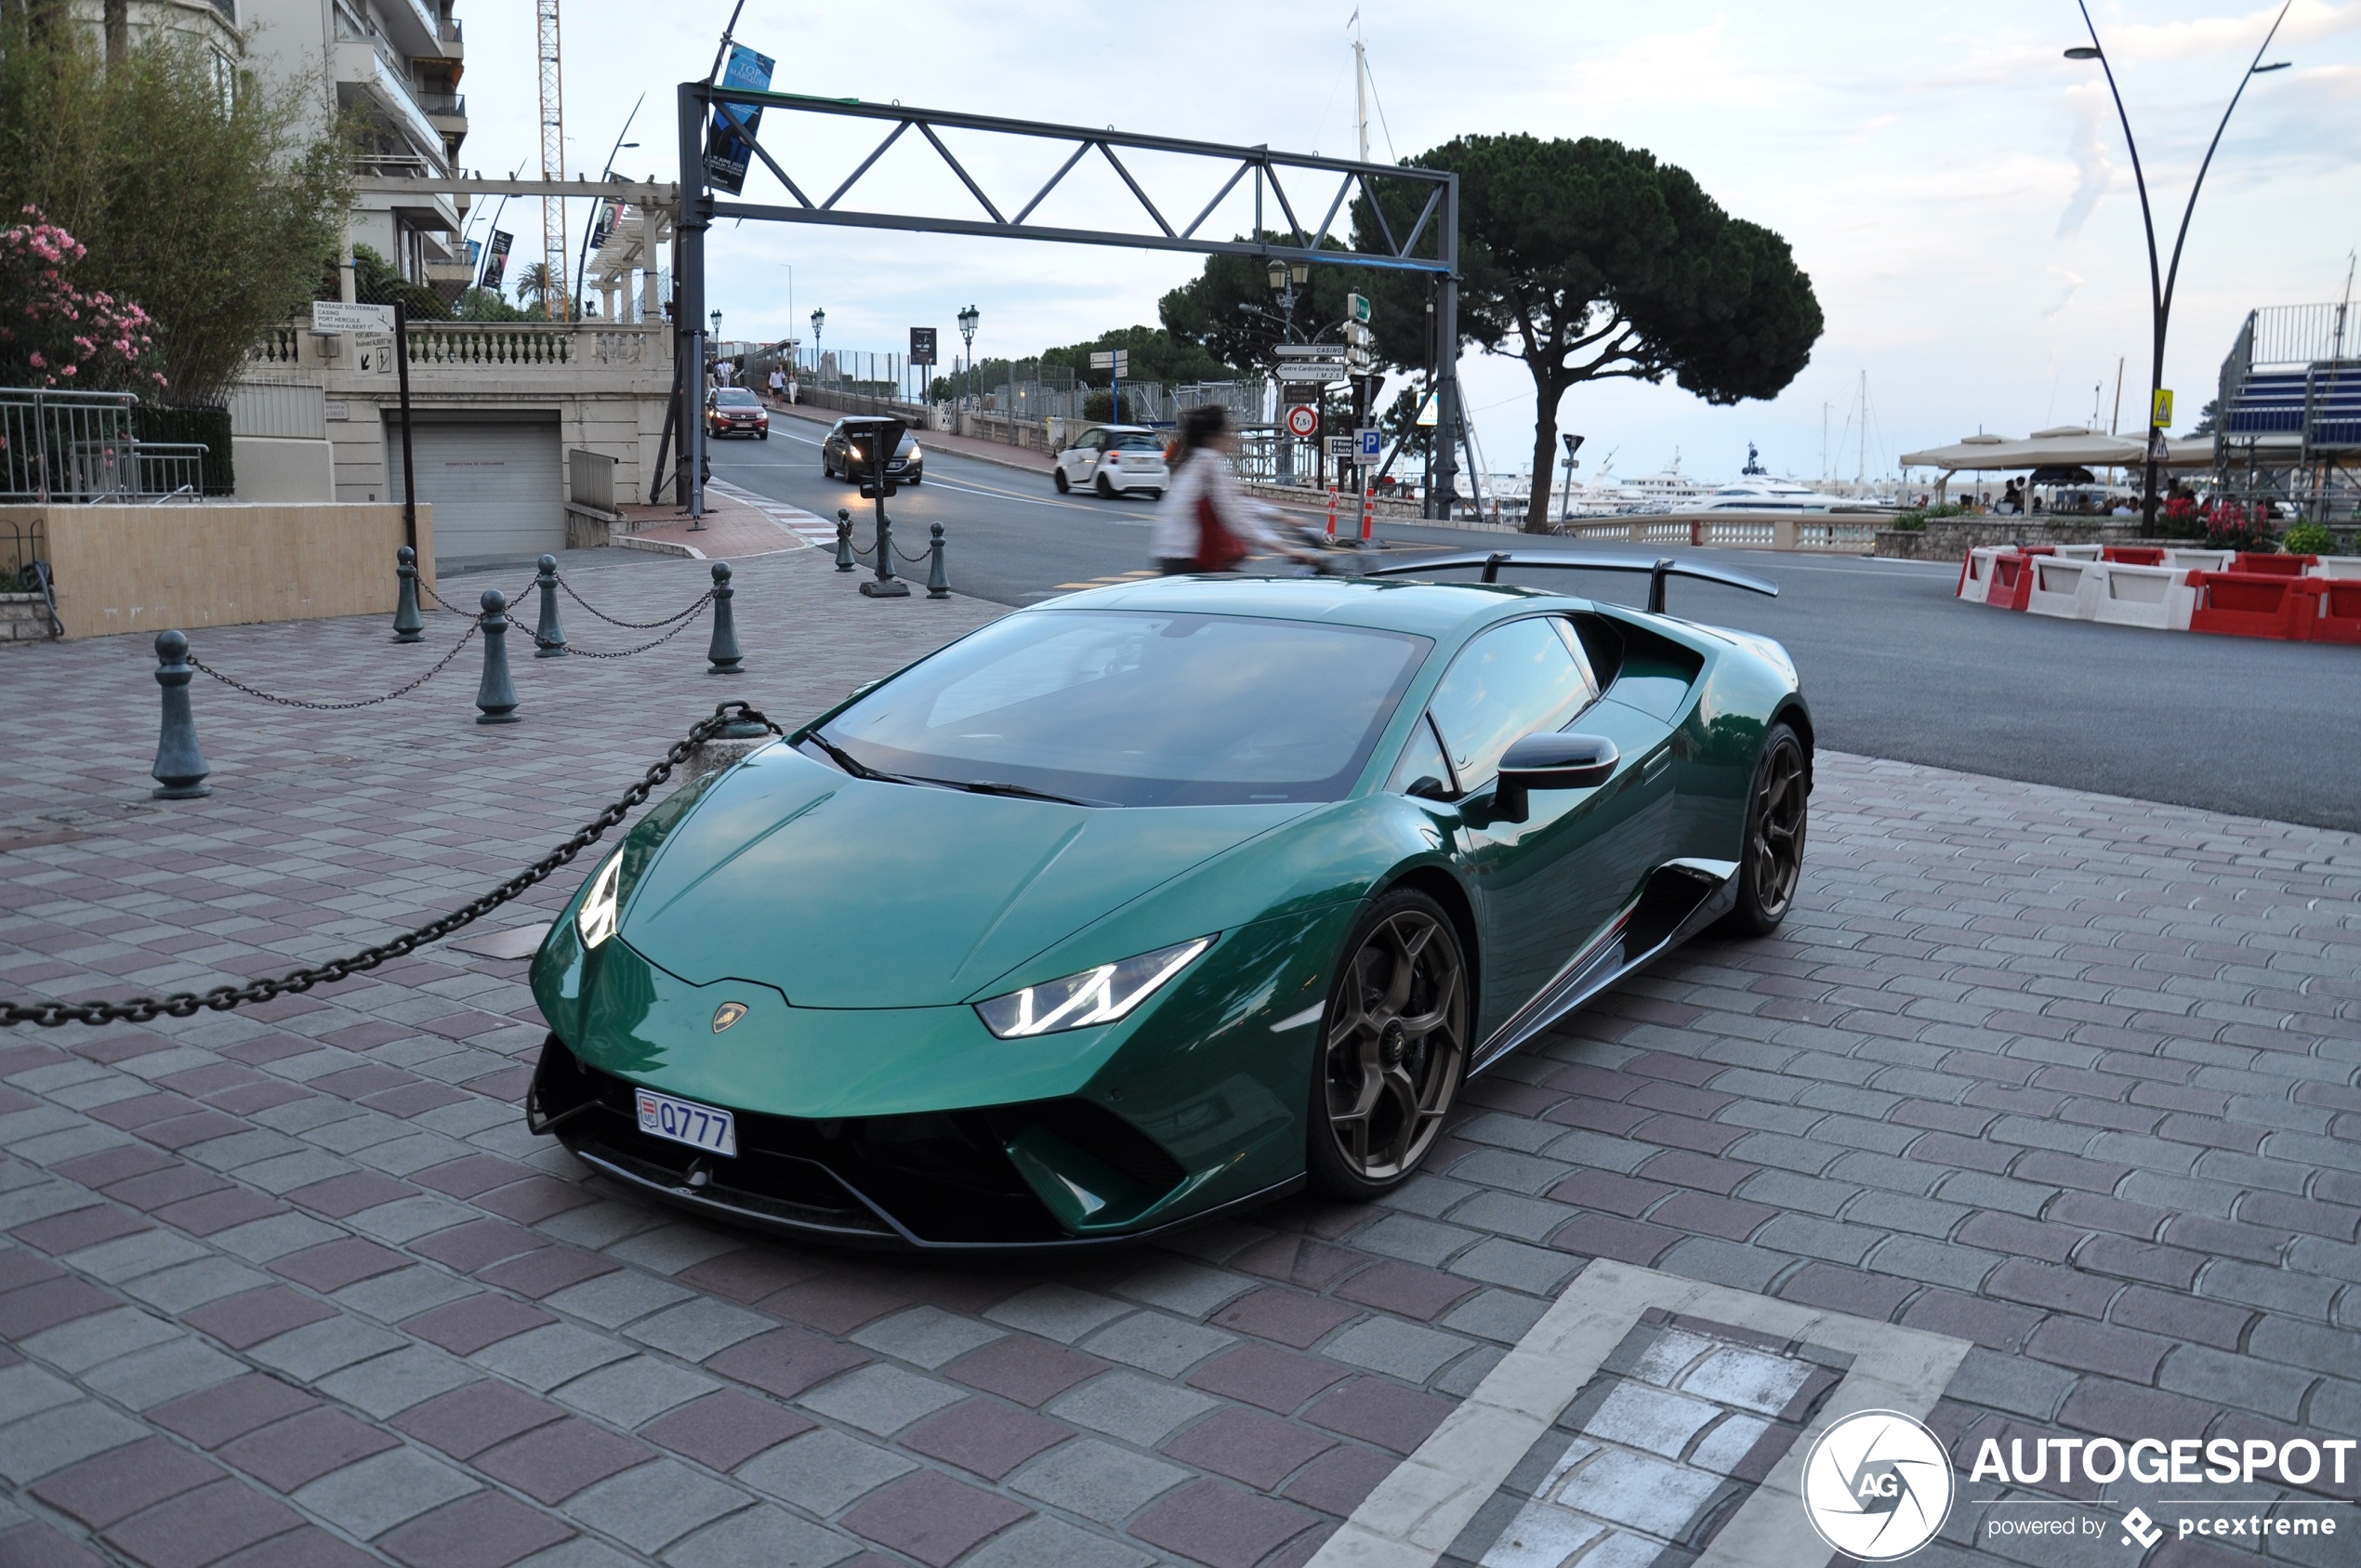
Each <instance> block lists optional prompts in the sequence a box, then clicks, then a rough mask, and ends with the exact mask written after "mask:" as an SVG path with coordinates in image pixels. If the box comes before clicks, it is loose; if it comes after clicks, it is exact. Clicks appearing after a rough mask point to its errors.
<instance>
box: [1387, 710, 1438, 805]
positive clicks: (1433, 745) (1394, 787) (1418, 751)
mask: <svg viewBox="0 0 2361 1568" xmlns="http://www.w3.org/2000/svg"><path fill="white" fill-rule="evenodd" d="M1420 779H1432V780H1433V781H1434V782H1435V783H1436V784H1441V785H1442V786H1443V787H1444V789H1445V790H1446V791H1447V790H1448V789H1450V787H1451V764H1450V763H1448V762H1446V761H1444V757H1443V746H1442V744H1441V743H1440V742H1438V741H1437V740H1436V739H1435V738H1434V723H1433V721H1432V720H1431V719H1428V718H1420V719H1419V720H1418V728H1417V729H1416V730H1413V731H1410V739H1409V741H1408V743H1407V744H1405V745H1404V746H1403V748H1402V760H1401V761H1399V762H1397V763H1395V764H1394V765H1393V776H1392V778H1389V779H1387V780H1386V782H1385V787H1386V793H1388V794H1389V795H1407V794H1408V793H1409V792H1410V786H1411V785H1412V784H1417V783H1418V781H1419V780H1420Z"/></svg>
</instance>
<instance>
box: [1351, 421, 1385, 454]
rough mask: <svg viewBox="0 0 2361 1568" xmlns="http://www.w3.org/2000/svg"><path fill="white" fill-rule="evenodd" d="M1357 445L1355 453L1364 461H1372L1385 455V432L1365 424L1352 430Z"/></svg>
mask: <svg viewBox="0 0 2361 1568" xmlns="http://www.w3.org/2000/svg"><path fill="white" fill-rule="evenodd" d="M1352 439H1353V441H1354V442H1355V443H1356V446H1357V451H1356V454H1355V455H1357V456H1359V458H1360V459H1361V461H1363V462H1364V463H1374V462H1376V461H1377V460H1378V458H1380V457H1383V456H1384V455H1385V432H1384V431H1383V430H1380V429H1378V428H1377V427H1375V426H1373V425H1365V426H1363V427H1362V428H1360V429H1357V430H1355V431H1353V432H1352Z"/></svg>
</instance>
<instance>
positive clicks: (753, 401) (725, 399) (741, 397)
mask: <svg viewBox="0 0 2361 1568" xmlns="http://www.w3.org/2000/svg"><path fill="white" fill-rule="evenodd" d="M713 401H714V402H717V403H719V404H720V405H721V406H722V407H724V408H760V407H761V406H762V400H761V399H759V398H758V397H756V396H755V395H754V394H753V393H752V392H749V391H747V390H746V389H745V388H744V387H724V388H722V389H720V390H719V391H718V392H716V393H714V394H713Z"/></svg>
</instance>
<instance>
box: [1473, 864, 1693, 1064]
mask: <svg viewBox="0 0 2361 1568" xmlns="http://www.w3.org/2000/svg"><path fill="white" fill-rule="evenodd" d="M1737 902H1738V863H1737V862H1735V861H1717V860H1677V861H1667V862H1666V863H1664V864H1662V865H1660V866H1658V867H1656V868H1655V870H1654V871H1653V872H1650V873H1649V874H1648V880H1647V882H1646V883H1645V884H1644V885H1643V886H1642V888H1641V889H1640V896H1639V897H1637V898H1635V899H1633V900H1632V901H1631V902H1630V903H1628V904H1626V905H1624V906H1623V908H1622V909H1621V910H1620V911H1619V912H1618V913H1617V914H1616V916H1615V918H1614V919H1612V920H1610V921H1608V922H1607V924H1606V927H1605V929H1603V930H1602V931H1601V932H1600V933H1599V934H1598V935H1597V936H1595V937H1593V938H1591V939H1590V941H1589V943H1588V944H1586V945H1585V946H1584V947H1583V949H1582V951H1580V952H1579V953H1576V955H1574V956H1573V957H1572V958H1570V959H1568V960H1567V961H1566V965H1565V967H1564V968H1562V969H1560V970H1559V971H1558V972H1557V974H1556V976H1555V977H1553V978H1552V979H1551V980H1550V983H1549V984H1547V985H1545V986H1543V987H1542V988H1541V989H1540V990H1539V991H1538V992H1537V993H1536V994H1535V995H1534V997H1533V999H1532V1000H1531V1001H1529V1002H1527V1003H1525V1005H1524V1006H1523V1007H1522V1008H1518V1009H1517V1010H1516V1012H1515V1014H1514V1015H1513V1016H1511V1017H1510V1019H1509V1021H1507V1022H1506V1023H1503V1024H1502V1025H1501V1026H1500V1027H1499V1028H1498V1029H1496V1030H1494V1031H1493V1033H1492V1037H1491V1038H1490V1039H1488V1040H1486V1041H1484V1044H1483V1045H1482V1046H1481V1047H1479V1048H1477V1050H1476V1053H1475V1060H1474V1061H1472V1062H1471V1063H1470V1065H1469V1068H1468V1074H1469V1075H1470V1076H1471V1077H1472V1076H1474V1075H1475V1074H1478V1073H1481V1072H1483V1071H1484V1069H1485V1068H1487V1067H1489V1066H1491V1065H1492V1064H1493V1063H1494V1062H1496V1061H1499V1060H1500V1059H1501V1058H1502V1057H1504V1056H1506V1055H1508V1054H1509V1053H1510V1051H1512V1050H1514V1049H1516V1048H1518V1047H1519V1046H1521V1045H1523V1044H1524V1043H1525V1042H1526V1041H1527V1040H1530V1039H1532V1038H1533V1037H1534V1036H1535V1035H1536V1034H1540V1033H1541V1032H1542V1031H1543V1030H1545V1029H1548V1028H1549V1027H1550V1025H1551V1024H1553V1023H1555V1022H1557V1021H1559V1020H1560V1019H1562V1018H1563V1017H1565V1015H1566V1014H1568V1013H1570V1012H1572V1011H1574V1009H1575V1008H1578V1007H1580V1006H1581V1005H1582V1004H1583V1003H1585V1002H1587V1001H1589V999H1590V998H1591V997H1593V996H1596V995H1598V994H1599V993H1600V992H1602V991H1604V990H1605V989H1606V988H1607V987H1608V986H1610V985H1613V984H1614V983H1615V982H1617V981H1619V980H1621V979H1623V978H1624V977H1625V976H1626V975H1629V974H1634V973H1636V972H1638V971H1639V970H1640V969H1642V968H1646V967H1647V966H1648V965H1649V964H1651V963H1653V962H1655V959H1657V958H1658V957H1660V956H1662V955H1664V954H1666V953H1668V952H1669V951H1671V950H1672V949H1673V948H1675V947H1678V946H1680V945H1681V944H1682V942H1686V941H1688V940H1689V939H1690V938H1691V937H1693V936H1695V934H1696V933H1697V932H1699V931H1701V930H1703V929H1705V928H1706V927H1708V926H1709V925H1711V924H1713V922H1714V921H1716V920H1719V919H1721V916H1724V915H1727V914H1728V913H1730V911H1731V910H1732V909H1733V908H1734V907H1735V906H1736V904H1737Z"/></svg>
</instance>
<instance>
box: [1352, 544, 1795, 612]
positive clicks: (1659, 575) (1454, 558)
mask: <svg viewBox="0 0 2361 1568" xmlns="http://www.w3.org/2000/svg"><path fill="white" fill-rule="evenodd" d="M1469 566H1479V567H1482V568H1483V569H1484V581H1485V582H1487V583H1497V582H1498V581H1499V580H1500V569H1501V568H1502V567H1504V566H1514V567H1520V568H1536V567H1538V568H1542V569H1545V570H1551V571H1558V572H1644V573H1647V574H1648V609H1649V611H1650V612H1652V613H1655V614H1658V615H1661V614H1663V613H1665V609H1664V584H1665V579H1667V578H1668V577H1694V578H1695V579H1697V580H1698V581H1699V582H1702V583H1720V584H1721V585H1722V586H1725V587H1732V588H1744V589H1746V590H1747V591H1748V593H1759V594H1768V595H1770V596H1771V597H1772V598H1773V599H1776V598H1778V597H1779V586H1778V585H1777V584H1776V583H1766V582H1764V581H1763V580H1762V579H1761V578H1760V577H1750V576H1748V574H1747V573H1743V572H1733V571H1731V570H1729V569H1728V568H1727V567H1721V566H1709V565H1708V564H1706V563H1705V562H1703V561H1695V560H1678V559H1676V558H1674V557H1671V556H1664V557H1660V558H1658V559H1657V560H1641V559H1640V558H1639V557H1637V556H1628V555H1568V554H1564V553H1563V552H1558V551H1551V552H1549V553H1546V554H1542V553H1536V552H1532V551H1517V550H1491V551H1487V552H1485V553H1484V554H1482V555H1445V556H1430V557H1428V558H1427V559H1426V560H1406V561H1404V562H1402V563H1401V564H1400V565H1398V566H1373V567H1370V568H1369V569H1368V570H1367V571H1366V572H1364V573H1362V575H1363V576H1365V577H1407V576H1412V575H1417V576H1425V575H1427V574H1428V573H1435V572H1454V571H1457V570H1459V569H1461V568H1463V567H1469Z"/></svg>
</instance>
